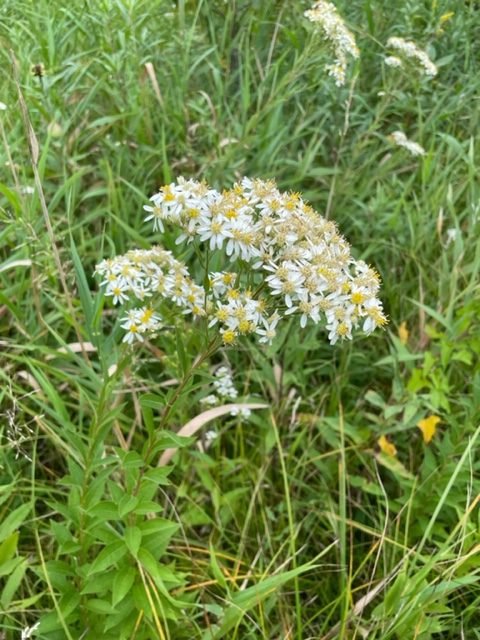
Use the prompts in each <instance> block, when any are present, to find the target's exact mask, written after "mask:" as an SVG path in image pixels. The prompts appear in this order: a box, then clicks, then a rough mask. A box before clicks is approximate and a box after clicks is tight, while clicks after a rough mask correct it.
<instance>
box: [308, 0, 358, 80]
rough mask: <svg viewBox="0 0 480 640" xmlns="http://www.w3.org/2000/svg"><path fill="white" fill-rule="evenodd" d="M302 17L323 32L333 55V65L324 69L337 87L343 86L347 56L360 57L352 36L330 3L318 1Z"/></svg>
mask: <svg viewBox="0 0 480 640" xmlns="http://www.w3.org/2000/svg"><path fill="white" fill-rule="evenodd" d="M304 15H305V17H306V18H308V19H309V20H310V22H313V23H315V24H317V25H319V26H320V27H321V29H322V30H323V35H324V37H325V39H326V40H327V41H328V42H329V43H330V45H331V46H332V48H333V50H334V55H335V61H334V63H333V64H328V65H326V66H325V69H326V71H327V72H328V75H329V76H332V77H333V78H334V79H335V84H336V85H337V86H342V85H344V84H345V72H346V69H347V60H348V56H351V57H352V58H358V57H359V55H360V52H359V50H358V47H357V45H356V42H355V37H354V35H353V34H352V32H351V31H349V29H347V27H346V25H345V22H344V21H343V19H342V18H341V16H340V15H339V14H338V12H337V9H336V7H335V5H334V4H333V3H332V2H325V1H324V0H320V1H319V2H316V3H315V4H314V5H313V7H312V8H311V9H309V10H308V11H305V14H304Z"/></svg>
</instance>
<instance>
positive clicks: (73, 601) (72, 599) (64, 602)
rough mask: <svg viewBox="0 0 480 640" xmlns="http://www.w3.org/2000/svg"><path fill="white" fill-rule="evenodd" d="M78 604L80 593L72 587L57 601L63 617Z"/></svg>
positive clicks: (71, 611) (66, 616)
mask: <svg viewBox="0 0 480 640" xmlns="http://www.w3.org/2000/svg"><path fill="white" fill-rule="evenodd" d="M79 604H80V594H79V593H78V591H75V590H74V589H70V590H69V591H67V592H66V593H64V595H63V596H62V598H61V600H60V602H59V608H60V611H61V612H62V615H63V617H64V618H68V616H69V615H70V614H71V613H73V612H74V611H75V610H76V609H77V608H78V605H79Z"/></svg>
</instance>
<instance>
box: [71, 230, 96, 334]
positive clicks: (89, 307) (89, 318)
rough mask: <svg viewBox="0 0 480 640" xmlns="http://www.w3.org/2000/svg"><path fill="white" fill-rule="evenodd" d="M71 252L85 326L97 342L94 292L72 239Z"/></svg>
mask: <svg viewBox="0 0 480 640" xmlns="http://www.w3.org/2000/svg"><path fill="white" fill-rule="evenodd" d="M70 252H71V254H72V262H73V267H74V269H75V278H76V281H77V287H78V294H79V296H80V303H81V305H82V309H83V313H84V314H85V320H86V323H85V326H86V329H87V334H88V338H89V340H90V342H91V343H92V344H96V343H95V340H96V339H95V337H94V335H93V333H94V332H93V326H92V324H93V315H94V306H93V301H92V294H91V292H90V287H89V286H88V281H87V277H86V275H85V270H84V268H83V265H82V261H81V260H80V256H79V255H78V252H77V249H76V247H75V244H74V242H73V240H71V241H70Z"/></svg>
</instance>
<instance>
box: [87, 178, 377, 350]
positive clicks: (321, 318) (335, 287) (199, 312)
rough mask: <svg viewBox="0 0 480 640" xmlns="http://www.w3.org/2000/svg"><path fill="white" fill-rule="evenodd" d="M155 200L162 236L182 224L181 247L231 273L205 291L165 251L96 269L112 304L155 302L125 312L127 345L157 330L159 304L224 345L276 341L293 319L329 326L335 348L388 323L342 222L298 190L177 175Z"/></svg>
mask: <svg viewBox="0 0 480 640" xmlns="http://www.w3.org/2000/svg"><path fill="white" fill-rule="evenodd" d="M151 203H152V204H151V205H148V206H146V207H145V209H146V210H147V213H148V215H147V218H146V219H147V220H151V221H153V226H154V228H155V229H160V230H161V229H163V228H164V224H167V223H168V224H174V225H176V226H177V227H179V230H180V233H179V235H178V238H177V240H176V242H177V244H187V245H188V244H189V243H192V242H194V243H195V244H196V245H197V254H198V255H201V256H203V258H204V260H205V264H215V265H216V266H217V265H222V266H223V265H225V266H226V267H228V269H225V270H223V271H212V272H209V273H208V274H204V279H203V281H204V282H205V281H206V285H205V288H203V287H200V286H198V285H196V284H195V282H194V281H193V279H192V278H191V277H190V276H189V274H188V270H187V268H186V266H185V265H184V264H183V263H182V262H179V261H178V260H176V259H175V258H174V257H173V256H172V254H171V253H170V252H169V251H165V250H163V249H161V248H160V247H154V248H153V249H151V250H149V251H129V252H128V253H127V254H125V255H124V256H118V257H116V258H113V259H111V260H104V261H103V262H102V263H100V264H99V265H98V266H97V269H96V270H97V273H99V274H100V275H101V276H103V282H102V284H103V285H104V286H105V287H106V294H107V295H109V296H111V297H112V298H113V302H114V304H116V303H120V304H122V303H124V302H127V301H128V300H130V299H132V298H133V299H136V300H140V301H145V299H147V298H148V299H149V300H150V302H151V303H152V304H150V305H149V306H146V307H142V308H141V309H134V310H133V311H131V312H129V313H127V316H126V317H125V318H124V319H123V324H122V326H123V327H124V328H125V329H126V330H127V335H126V336H125V341H126V342H133V341H134V340H136V339H138V340H143V336H144V334H145V333H146V332H149V331H152V330H153V331H154V330H156V329H157V328H158V327H159V323H160V317H159V316H158V315H156V314H155V313H154V312H153V303H154V302H155V299H160V301H161V299H164V300H167V301H172V302H173V303H174V304H176V305H178V306H180V307H182V308H183V313H187V314H192V315H193V316H194V317H205V319H206V321H207V323H208V326H209V327H210V328H212V327H214V326H218V329H219V332H220V334H221V336H222V339H223V343H224V344H225V345H231V344H234V343H235V342H236V341H237V339H238V338H239V337H240V336H244V335H250V334H254V335H255V336H256V337H257V339H258V340H259V342H262V343H266V344H271V343H272V341H273V339H274V338H275V336H276V331H277V325H278V323H279V322H280V321H281V320H282V318H285V317H287V316H293V315H295V316H297V317H298V318H299V320H300V326H301V327H305V326H306V324H307V322H309V321H311V322H313V323H314V324H317V323H322V324H324V325H325V326H326V329H327V331H328V337H329V340H330V343H331V344H335V342H336V341H337V340H338V339H339V338H351V337H352V330H353V329H354V328H356V327H361V328H362V329H363V331H364V333H366V334H367V335H368V334H370V333H371V332H372V331H373V330H374V329H375V328H376V327H378V326H382V325H384V324H385V323H386V318H385V316H384V314H383V311H382V304H381V302H380V300H379V299H378V298H377V293H378V290H379V287H380V279H379V276H378V274H377V273H376V272H375V271H374V269H372V268H370V267H369V266H368V265H367V264H366V263H365V262H362V261H357V260H354V259H353V257H352V256H351V254H350V246H349V244H348V243H347V242H346V240H345V239H344V238H342V236H340V235H339V233H338V230H337V227H336V226H335V224H334V223H333V222H331V221H328V220H326V219H324V218H323V217H322V216H320V215H319V214H318V213H317V212H316V211H314V209H313V208H312V207H310V206H309V205H308V204H307V203H305V202H304V201H303V199H302V198H301V196H300V195H299V194H298V193H282V192H280V191H279V190H278V189H277V186H276V184H275V182H274V181H263V180H258V179H254V180H252V179H250V178H243V179H242V180H241V181H240V182H238V183H237V184H235V185H234V187H233V188H232V189H229V190H226V191H222V192H219V191H216V190H215V189H212V188H210V187H209V186H208V185H206V184H205V183H203V182H197V181H195V180H184V179H182V178H179V179H178V181H177V182H176V183H171V184H169V185H165V186H163V187H162V188H161V189H160V191H159V192H158V193H157V194H155V195H154V196H153V197H152V198H151ZM206 275H208V277H205V276H206Z"/></svg>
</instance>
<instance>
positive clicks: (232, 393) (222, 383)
mask: <svg viewBox="0 0 480 640" xmlns="http://www.w3.org/2000/svg"><path fill="white" fill-rule="evenodd" d="M213 387H214V389H215V393H216V394H217V395H215V393H211V394H210V395H208V396H206V397H205V398H202V400H201V401H200V402H201V404H203V405H207V406H210V407H211V406H216V405H219V404H220V403H221V402H222V401H225V400H236V399H237V398H238V391H237V389H236V388H235V385H234V384H233V378H232V374H231V371H230V369H229V368H228V367H225V366H222V367H219V368H218V369H217V370H216V371H215V380H214V381H213ZM250 414H251V411H250V409H248V407H239V408H234V409H232V411H231V412H230V415H232V416H240V417H242V418H248V417H249V416H250Z"/></svg>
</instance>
